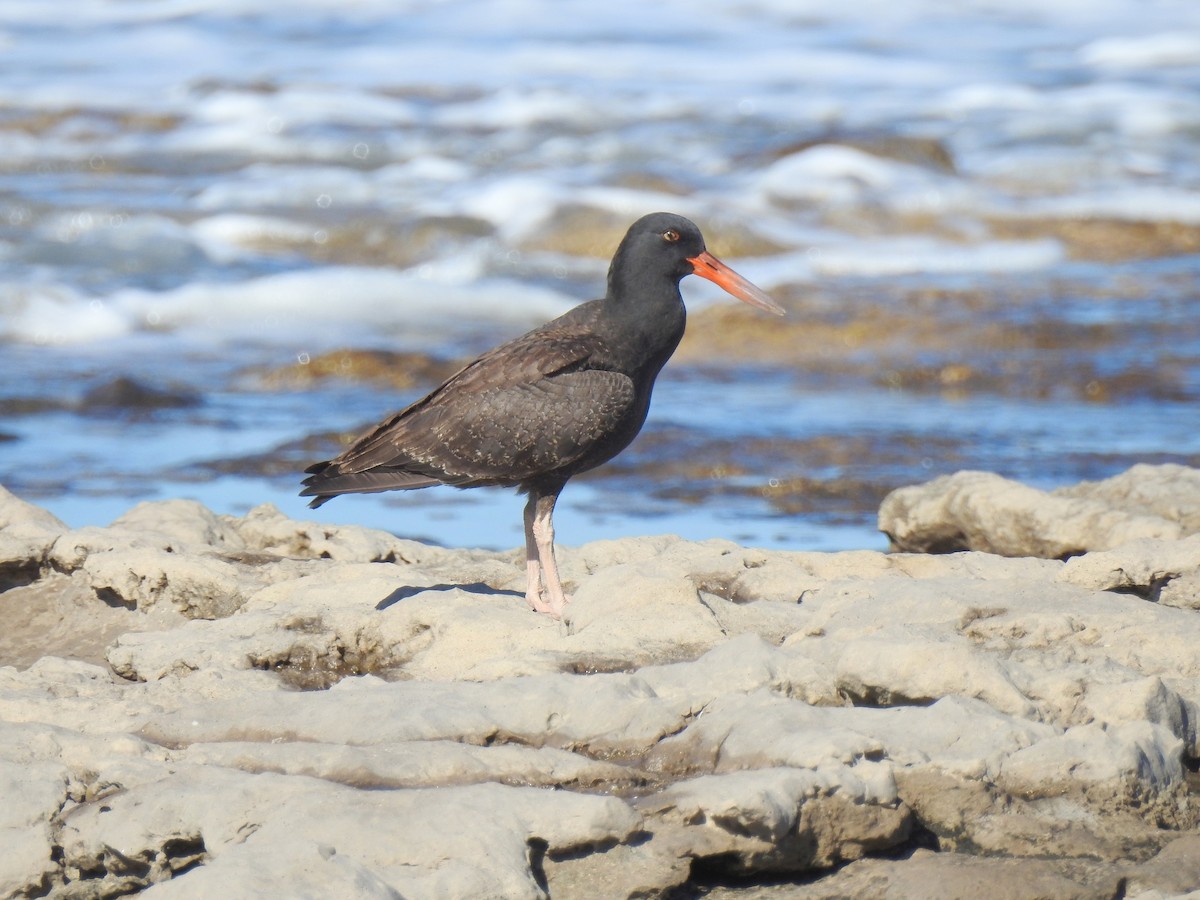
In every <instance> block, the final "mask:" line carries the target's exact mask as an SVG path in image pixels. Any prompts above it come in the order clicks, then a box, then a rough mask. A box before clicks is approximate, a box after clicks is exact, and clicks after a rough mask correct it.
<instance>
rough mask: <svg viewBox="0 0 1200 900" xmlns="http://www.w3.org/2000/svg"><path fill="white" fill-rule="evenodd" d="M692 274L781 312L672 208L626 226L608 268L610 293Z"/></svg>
mask: <svg viewBox="0 0 1200 900" xmlns="http://www.w3.org/2000/svg"><path fill="white" fill-rule="evenodd" d="M693 274H694V275H699V276H700V277H701V278H707V279H708V280H709V281H711V282H713V283H715V284H717V285H720V286H721V287H722V288H723V289H724V290H725V291H727V292H728V293H730V294H732V295H733V296H734V297H737V298H738V299H739V300H741V301H743V302H745V303H749V304H750V305H751V306H756V307H758V308H759V309H763V310H766V311H767V312H770V313H774V314H775V315H777V316H781V315H783V312H784V311H783V307H781V306H779V304H777V303H776V302H775V301H774V300H772V299H771V298H770V297H769V296H767V294H766V292H764V291H763V290H762V289H761V288H759V287H757V286H755V285H754V284H751V283H750V282H749V281H748V280H746V279H745V278H743V277H742V276H741V275H739V274H738V273H737V272H735V271H734V270H733V269H731V268H730V267H729V266H727V265H725V264H724V263H723V262H721V261H720V260H719V259H717V258H716V257H715V256H713V255H712V254H711V253H709V252H708V250H706V249H705V246H704V235H702V234H701V233H700V229H699V228H698V227H696V223H695V222H693V221H692V220H691V219H685V218H684V217H683V216H678V215H675V214H674V213H664V212H659V213H651V214H650V215H648V216H642V218H640V219H638V220H637V221H636V222H634V223H633V225H631V226H630V227H629V231H628V232H626V234H625V237H624V239H623V240H622V241H621V245H620V247H618V248H617V253H616V255H615V256H614V257H613V261H612V266H611V267H610V269H609V273H608V280H609V293H610V296H611V295H613V294H614V291H616V293H617V294H619V293H621V292H622V291H630V290H632V291H638V290H639V289H651V288H652V287H653V285H655V284H656V283H661V282H663V281H671V282H673V283H674V284H675V285H676V286H678V284H679V281H680V279H682V278H684V277H685V276H687V275H693Z"/></svg>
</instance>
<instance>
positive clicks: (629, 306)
mask: <svg viewBox="0 0 1200 900" xmlns="http://www.w3.org/2000/svg"><path fill="white" fill-rule="evenodd" d="M613 287H614V285H613V284H612V282H611V281H610V283H609V293H608V296H607V297H606V298H605V305H606V306H607V315H606V319H607V320H608V323H609V327H610V328H611V329H612V330H613V332H614V334H613V335H612V337H613V338H614V342H615V343H616V345H617V346H620V347H622V349H623V355H627V356H628V358H629V359H630V360H636V362H637V367H638V368H639V369H645V370H648V371H649V372H650V373H652V374H651V377H653V375H656V374H657V373H658V371H659V370H660V369H661V368H662V367H663V365H664V364H665V363H666V361H667V360H668V359H669V358H670V356H671V354H672V353H674V352H675V348H676V347H678V346H679V342H680V340H682V338H683V331H684V326H685V325H686V324H687V311H686V309H685V308H684V305H683V298H682V297H681V296H680V294H679V282H677V281H674V280H669V281H665V282H664V283H662V284H658V285H653V286H652V285H649V284H647V283H646V282H641V283H639V284H638V286H637V288H636V290H630V291H620V290H617V291H614V290H613Z"/></svg>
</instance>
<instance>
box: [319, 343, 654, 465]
mask: <svg viewBox="0 0 1200 900" xmlns="http://www.w3.org/2000/svg"><path fill="white" fill-rule="evenodd" d="M603 350H604V348H603V345H602V341H601V339H600V338H598V337H597V336H595V335H594V334H588V333H583V334H581V333H579V332H578V331H576V330H573V329H562V330H555V329H547V328H543V329H538V330H537V331H534V332H531V333H530V334H527V335H524V336H523V337H520V338H517V339H516V340H514V341H510V342H509V343H507V344H504V345H501V346H500V347H497V348H496V349H495V350H492V351H490V352H488V353H486V354H484V355H483V356H481V357H479V358H478V359H476V360H475V361H474V362H472V363H470V364H468V365H467V366H465V367H464V368H463V369H461V370H460V371H459V372H457V373H456V374H455V375H453V376H451V377H450V378H449V379H448V380H447V381H446V382H445V383H444V384H443V385H441V386H440V387H438V388H437V389H435V390H434V391H432V392H431V393H430V394H429V395H427V396H426V397H423V398H422V399H420V400H418V401H417V402H415V403H413V404H412V405H410V406H408V407H407V408H405V409H403V410H401V411H400V412H398V413H396V414H395V415H394V416H392V417H390V418H389V419H387V420H386V421H384V422H382V423H380V424H379V425H378V426H377V427H376V428H374V429H372V430H371V431H370V432H368V433H367V434H365V435H363V436H362V437H360V438H359V439H358V440H357V441H356V442H355V443H354V444H353V445H352V446H350V447H349V448H348V449H347V450H346V451H345V452H344V453H343V454H342V455H341V456H339V457H338V458H337V459H335V460H333V461H332V464H331V468H335V469H336V471H337V472H338V473H339V474H342V475H348V474H354V473H359V472H366V471H367V470H370V469H377V468H381V467H382V468H388V469H403V470H405V471H407V472H410V473H413V474H417V475H425V476H428V477H430V478H433V479H436V480H438V481H442V482H445V483H448V484H470V483H487V482H488V481H490V480H498V481H501V482H504V483H509V484H515V483H517V482H520V481H521V480H523V479H524V478H526V477H529V476H530V475H533V474H537V473H539V472H545V471H547V470H549V469H554V468H560V467H561V466H563V465H567V464H570V463H571V462H573V461H574V460H576V459H578V458H579V456H580V455H582V454H583V453H585V452H586V451H587V450H588V449H589V448H590V447H592V446H593V445H594V443H595V442H596V441H597V440H598V439H599V438H601V437H602V436H603V435H605V434H607V433H609V432H610V430H611V429H612V428H614V427H616V425H617V424H618V423H619V422H620V421H621V420H622V418H623V417H624V416H626V415H628V414H629V412H630V410H631V409H632V407H633V405H634V403H635V393H636V392H635V390H634V385H633V381H632V379H630V378H629V376H627V375H624V374H621V373H619V372H613V371H609V370H605V369H599V368H591V367H590V365H591V363H592V361H594V359H595V358H596V357H597V356H598V355H603Z"/></svg>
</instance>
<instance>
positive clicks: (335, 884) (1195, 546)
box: [0, 465, 1200, 900]
mask: <svg viewBox="0 0 1200 900" xmlns="http://www.w3.org/2000/svg"><path fill="white" fill-rule="evenodd" d="M1198 510H1200V471H1198V470H1195V469H1188V468H1184V467H1181V466H1173V465H1163V466H1137V467H1135V468H1134V469H1131V470H1130V471H1129V472H1126V473H1124V474H1123V475H1120V476H1117V477H1116V478H1113V479H1110V480H1108V481H1106V482H1099V483H1095V484H1090V485H1079V486H1076V487H1073V488H1070V489H1066V490H1061V491H1057V492H1050V493H1048V492H1043V491H1039V490H1036V489H1034V488H1031V487H1027V486H1024V485H1021V484H1017V483H1014V482H1011V481H1007V480H1005V479H1001V478H999V477H998V476H994V475H989V474H987V473H979V472H964V473H959V474H957V475H954V476H950V477H948V478H943V479H938V480H937V481H934V482H931V483H930V484H928V485H922V486H918V487H913V488H905V489H902V490H900V491H896V492H895V493H893V494H892V495H891V496H889V497H888V498H887V500H886V501H885V503H884V504H883V507H882V509H881V511H880V528H881V530H883V531H885V532H886V533H887V534H888V535H889V536H890V537H891V539H892V541H893V544H894V546H895V547H896V549H897V551H898V552H894V553H890V554H883V553H876V552H865V551H863V552H843V553H829V554H826V553H807V552H782V551H772V552H767V551H760V550H754V549H750V548H746V547H742V546H738V545H736V544H733V543H728V542H722V541H708V542H703V543H692V542H686V541H682V540H679V539H676V538H672V537H643V538H627V539H621V540H613V541H603V542H597V543H592V544H588V545H586V546H583V547H580V548H577V549H571V548H565V549H563V550H562V559H561V564H562V568H563V574H564V577H565V579H566V580H567V581H568V583H569V584H568V588H569V589H573V592H574V601H573V603H572V605H571V607H570V608H569V611H568V615H567V617H566V619H565V621H563V622H561V623H559V622H555V621H552V620H550V619H548V618H546V617H544V616H539V615H536V614H533V613H531V612H529V610H528V609H527V607H526V606H525V601H524V599H523V597H522V593H521V592H522V589H523V583H524V577H525V574H524V570H523V567H522V565H521V560H520V556H519V554H518V552H517V551H513V552H510V553H488V552H482V551H467V550H447V549H442V548H438V547H432V546H427V545H424V544H420V543H416V542H413V541H407V540H402V539H399V538H396V537H393V536H392V535H390V534H387V533H384V532H378V531H370V530H367V529H362V528H357V527H349V526H347V527H330V526H326V525H319V524H317V523H314V522H306V521H299V520H294V519H290V518H288V517H286V516H284V515H283V514H282V513H280V512H279V511H278V510H276V509H275V508H272V507H267V506H264V507H259V508H257V509H255V510H253V511H252V512H250V513H249V514H248V515H246V516H245V517H240V518H238V517H229V516H217V515H214V514H213V513H211V512H210V511H208V510H207V509H205V508H204V507H203V506H201V505H199V504H196V503H193V502H189V501H183V500H172V501H167V502H159V503H147V504H141V505H139V506H136V507H134V508H133V509H131V510H130V511H129V512H128V513H126V514H125V515H124V516H122V517H121V518H120V519H118V520H117V521H115V522H113V523H112V525H111V526H109V527H106V528H82V529H71V528H69V527H68V526H67V525H65V524H64V523H62V522H61V521H59V520H57V519H56V518H55V517H54V516H52V515H51V514H49V513H48V512H46V511H45V510H42V509H40V508H38V507H36V506H33V505H31V504H28V503H26V502H24V501H22V500H21V499H19V498H17V497H15V496H13V495H12V494H10V493H7V492H5V491H3V490H2V489H0V615H2V616H3V628H2V629H0V666H2V667H0V847H3V848H4V852H3V853H0V896H3V897H39V896H52V897H62V898H68V897H69V898H84V897H87V898H93V897H95V898H99V897H115V896H121V895H126V894H132V893H139V892H143V891H145V892H147V896H149V897H156V898H158V897H162V898H168V897H181V898H182V897H188V898H200V897H218V896H223V897H227V898H240V897H261V896H277V897H301V896H311V897H318V896H319V897H356V898H370V897H381V898H383V897H387V898H395V897H401V896H402V897H406V898H420V897H430V898H434V897H437V898H444V897H513V898H526V897H528V898H536V897H545V896H547V895H549V896H551V897H555V898H569V900H573V898H588V897H597V898H613V897H689V896H701V895H705V894H707V895H709V896H729V897H732V896H743V895H744V896H756V897H757V896H762V897H767V896H771V897H796V898H800V897H804V898H833V897H884V896H887V897H923V898H951V897H985V896H986V897H1001V898H1026V897H1047V898H1060V897H1061V898H1067V897H1070V898H1076V897H1079V898H1085V897H1087V898H1090V897H1096V898H1102V897H1104V898H1107V897H1117V896H1123V897H1129V898H1134V897H1137V898H1143V900H1150V898H1165V897H1175V896H1181V895H1185V894H1187V893H1188V892H1192V891H1197V890H1200V798H1198V797H1197V793H1196V787H1197V778H1196V767H1197V760H1198V759H1200V724H1198V723H1200V652H1198V648H1200V513H1198ZM912 551H917V552H912ZM931 551H932V552H931ZM934 553H936V554H937V555H933V554H934Z"/></svg>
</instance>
